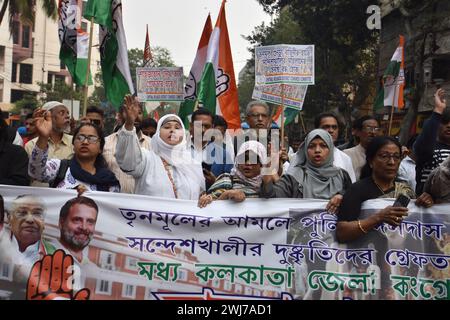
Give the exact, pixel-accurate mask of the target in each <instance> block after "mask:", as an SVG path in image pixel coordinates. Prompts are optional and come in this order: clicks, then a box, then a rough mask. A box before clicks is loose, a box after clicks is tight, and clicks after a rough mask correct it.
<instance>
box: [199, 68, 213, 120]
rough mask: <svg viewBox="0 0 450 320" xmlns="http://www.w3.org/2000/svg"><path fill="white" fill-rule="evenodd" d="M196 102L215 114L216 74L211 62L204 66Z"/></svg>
mask: <svg viewBox="0 0 450 320" xmlns="http://www.w3.org/2000/svg"><path fill="white" fill-rule="evenodd" d="M198 101H199V103H200V104H202V105H203V108H205V109H208V110H209V111H210V112H211V113H212V114H214V115H215V114H216V74H215V72H214V66H213V64H212V63H211V62H208V63H207V64H206V65H205V69H204V70H203V74H202V79H201V80H200V88H199V90H198Z"/></svg>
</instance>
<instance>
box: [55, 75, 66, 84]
mask: <svg viewBox="0 0 450 320" xmlns="http://www.w3.org/2000/svg"><path fill="white" fill-rule="evenodd" d="M57 82H59V83H64V82H66V77H65V76H61V75H59V74H57V75H55V83H57Z"/></svg>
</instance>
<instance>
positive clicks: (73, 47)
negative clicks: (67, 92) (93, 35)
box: [58, 0, 92, 86]
mask: <svg viewBox="0 0 450 320" xmlns="http://www.w3.org/2000/svg"><path fill="white" fill-rule="evenodd" d="M81 3H82V1H81V0H59V7H58V8H59V9H58V13H59V21H58V32H59V41H60V43H61V49H60V51H59V58H60V59H61V61H62V62H63V63H64V64H65V65H66V66H67V69H68V70H69V72H70V75H71V76H72V79H73V81H74V82H75V83H76V84H77V85H79V86H84V85H85V83H86V72H87V68H88V50H89V34H88V33H87V32H85V31H83V30H82V29H81ZM88 84H92V81H91V77H89V81H88Z"/></svg>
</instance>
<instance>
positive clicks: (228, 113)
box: [216, 1, 241, 129]
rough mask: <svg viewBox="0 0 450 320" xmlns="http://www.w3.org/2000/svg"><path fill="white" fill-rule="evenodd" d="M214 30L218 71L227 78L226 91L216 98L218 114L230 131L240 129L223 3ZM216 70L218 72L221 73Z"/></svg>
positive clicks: (236, 94)
mask: <svg viewBox="0 0 450 320" xmlns="http://www.w3.org/2000/svg"><path fill="white" fill-rule="evenodd" d="M216 28H220V40H219V65H218V69H222V70H221V71H222V72H223V73H224V74H225V75H227V76H228V77H229V82H228V90H226V91H225V92H224V93H222V94H221V95H219V97H218V98H217V100H218V102H219V106H220V112H221V113H222V116H223V117H224V118H225V120H226V121H227V123H228V127H229V128H230V129H238V128H240V127H241V119H240V112H239V101H238V91H237V87H236V78H235V76H234V67H233V57H232V55H231V47H230V39H229V37H228V28H227V20H226V17H225V1H223V2H222V6H221V8H220V13H219V17H218V18H217V22H216ZM221 71H220V70H218V72H221Z"/></svg>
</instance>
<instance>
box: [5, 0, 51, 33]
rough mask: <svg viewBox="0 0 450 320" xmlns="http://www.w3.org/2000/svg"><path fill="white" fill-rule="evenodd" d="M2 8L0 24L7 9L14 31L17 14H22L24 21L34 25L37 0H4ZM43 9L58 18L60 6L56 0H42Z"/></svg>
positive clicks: (21, 18) (49, 15) (10, 28)
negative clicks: (14, 19) (14, 20)
mask: <svg viewBox="0 0 450 320" xmlns="http://www.w3.org/2000/svg"><path fill="white" fill-rule="evenodd" d="M0 2H1V9H0V24H1V23H2V22H3V18H4V17H5V14H6V11H7V10H8V16H9V30H10V31H11V32H12V26H13V18H14V17H15V16H16V15H19V16H20V20H21V21H22V23H26V24H30V25H32V24H33V23H34V21H35V16H36V8H35V6H36V1H35V0H2V1H0ZM39 2H40V3H41V6H42V9H44V12H45V14H46V15H47V17H49V18H52V19H56V17H57V14H58V11H57V10H58V7H57V5H56V1H55V0H40V1H39Z"/></svg>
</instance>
